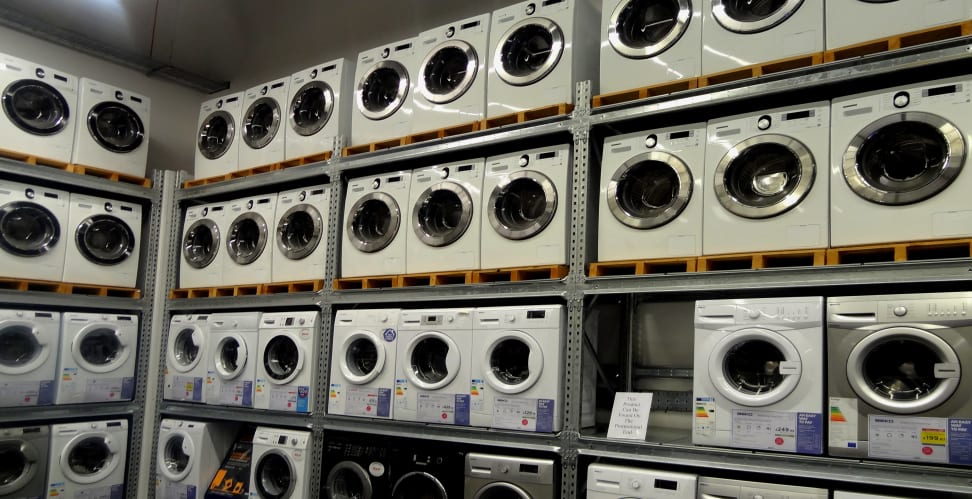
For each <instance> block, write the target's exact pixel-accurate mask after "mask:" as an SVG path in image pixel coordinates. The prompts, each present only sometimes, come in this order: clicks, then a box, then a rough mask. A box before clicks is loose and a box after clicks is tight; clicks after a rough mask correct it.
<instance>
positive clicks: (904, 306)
mask: <svg viewBox="0 0 972 499" xmlns="http://www.w3.org/2000/svg"><path fill="white" fill-rule="evenodd" d="M878 316H879V317H878V320H879V321H885V322H918V321H924V320H934V321H941V320H950V319H953V320H960V319H966V320H968V319H972V299H963V298H942V299H937V300H898V301H887V302H882V303H881V304H880V305H879V306H878Z"/></svg>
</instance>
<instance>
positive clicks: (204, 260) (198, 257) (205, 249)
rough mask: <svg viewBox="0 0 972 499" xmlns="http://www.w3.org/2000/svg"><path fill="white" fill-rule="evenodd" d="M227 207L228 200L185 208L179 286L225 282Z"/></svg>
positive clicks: (196, 286) (186, 286)
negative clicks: (223, 247)
mask: <svg viewBox="0 0 972 499" xmlns="http://www.w3.org/2000/svg"><path fill="white" fill-rule="evenodd" d="M227 208H228V205H227V204H226V203H216V204H205V205H199V206H190V207H188V208H186V215H185V219H184V221H183V225H182V251H181V253H182V258H180V259H179V287H181V288H202V287H208V286H219V285H222V284H223V260H224V259H225V257H226V250H224V249H222V246H223V240H224V238H225V237H226V236H225V234H224V231H225V230H226V225H227V218H228V217H229V215H228V214H227V212H228V210H227Z"/></svg>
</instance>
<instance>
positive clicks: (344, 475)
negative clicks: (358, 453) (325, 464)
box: [325, 461, 374, 499]
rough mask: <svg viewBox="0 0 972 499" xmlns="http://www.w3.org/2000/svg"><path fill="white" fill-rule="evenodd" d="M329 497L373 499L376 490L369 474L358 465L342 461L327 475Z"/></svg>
mask: <svg viewBox="0 0 972 499" xmlns="http://www.w3.org/2000/svg"><path fill="white" fill-rule="evenodd" d="M325 490H326V491H327V493H328V494H329V495H327V497H329V498H335V499H337V498H342V497H347V498H351V497H353V498H356V499H371V496H372V494H373V493H374V489H373V488H372V486H371V479H370V478H369V477H368V472H367V471H365V469H364V468H362V467H361V465H359V464H358V463H355V462H353V461H341V462H340V463H337V464H336V465H334V467H333V468H331V471H330V473H328V474H327V486H326V489H325Z"/></svg>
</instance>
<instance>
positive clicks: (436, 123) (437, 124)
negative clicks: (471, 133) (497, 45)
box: [409, 14, 489, 133]
mask: <svg viewBox="0 0 972 499" xmlns="http://www.w3.org/2000/svg"><path fill="white" fill-rule="evenodd" d="M415 44H416V52H417V53H416V57H415V59H414V61H415V63H416V65H415V67H414V68H409V71H412V74H413V75H414V78H415V91H414V92H412V97H411V99H412V106H413V107H412V122H411V131H412V133H419V132H427V131H430V130H435V129H438V128H446V127H449V126H453V125H462V124H465V123H470V122H474V121H479V120H482V119H483V116H485V114H486V60H487V59H488V58H489V54H488V53H487V51H488V50H489V14H482V15H479V16H475V17H470V18H469V19H463V20H461V21H456V22H454V23H450V24H446V25H445V26H439V27H437V28H433V29H430V30H427V31H424V32H423V33H422V34H420V35H419V36H418V38H417V39H416V41H415Z"/></svg>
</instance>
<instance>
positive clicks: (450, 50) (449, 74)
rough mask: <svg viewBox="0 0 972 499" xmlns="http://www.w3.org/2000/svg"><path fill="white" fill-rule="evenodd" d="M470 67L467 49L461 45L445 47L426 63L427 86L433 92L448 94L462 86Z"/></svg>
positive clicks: (424, 76)
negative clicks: (460, 46)
mask: <svg viewBox="0 0 972 499" xmlns="http://www.w3.org/2000/svg"><path fill="white" fill-rule="evenodd" d="M468 67H469V57H468V56H467V55H466V51H465V50H462V49H460V48H459V47H453V46H450V47H444V48H442V49H440V50H438V51H436V53H435V54H434V55H433V56H432V59H431V60H430V61H429V63H428V64H426V65H425V74H424V75H422V76H423V78H425V88H427V89H428V90H429V92H431V93H432V94H435V95H441V94H448V93H450V92H452V91H454V90H456V89H457V88H459V87H460V86H462V83H463V82H464V81H465V79H466V68H468Z"/></svg>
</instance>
